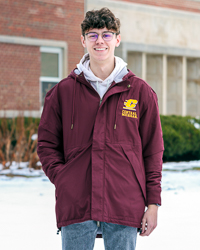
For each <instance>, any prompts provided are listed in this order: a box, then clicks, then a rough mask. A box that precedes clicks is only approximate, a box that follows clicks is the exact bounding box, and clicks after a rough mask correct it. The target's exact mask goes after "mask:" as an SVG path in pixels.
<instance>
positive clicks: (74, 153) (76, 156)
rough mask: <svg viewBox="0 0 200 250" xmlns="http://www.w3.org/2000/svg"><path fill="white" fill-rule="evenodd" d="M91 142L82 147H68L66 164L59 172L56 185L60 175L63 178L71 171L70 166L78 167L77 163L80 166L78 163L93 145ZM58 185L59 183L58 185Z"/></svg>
mask: <svg viewBox="0 0 200 250" xmlns="http://www.w3.org/2000/svg"><path fill="white" fill-rule="evenodd" d="M91 145H92V144H91V142H90V143H87V144H85V145H82V146H80V147H75V148H71V149H70V150H69V149H68V154H67V157H65V161H66V162H65V164H64V165H63V167H62V168H61V169H60V170H59V171H58V172H57V174H56V176H55V179H54V184H55V185H56V184H57V182H58V180H59V179H60V177H61V178H62V176H63V175H65V176H66V177H67V171H69V169H70V168H73V167H74V168H76V167H77V165H78V166H80V163H77V162H79V161H80V159H81V158H82V157H83V158H84V155H85V152H86V151H88V150H89V149H90V147H91ZM56 186H57V185H56Z"/></svg>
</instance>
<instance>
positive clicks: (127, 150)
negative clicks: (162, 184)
mask: <svg viewBox="0 0 200 250" xmlns="http://www.w3.org/2000/svg"><path fill="white" fill-rule="evenodd" d="M121 147H122V150H123V152H124V154H125V155H126V157H127V159H128V161H129V162H130V164H131V166H132V168H133V171H134V173H135V176H136V178H137V181H138V183H139V185H140V188H141V191H142V194H143V196H144V199H145V200H146V180H145V171H144V168H143V165H142V163H140V162H139V160H138V157H137V156H136V153H135V150H136V151H137V152H138V150H137V149H136V147H139V145H135V146H131V145H126V144H121Z"/></svg>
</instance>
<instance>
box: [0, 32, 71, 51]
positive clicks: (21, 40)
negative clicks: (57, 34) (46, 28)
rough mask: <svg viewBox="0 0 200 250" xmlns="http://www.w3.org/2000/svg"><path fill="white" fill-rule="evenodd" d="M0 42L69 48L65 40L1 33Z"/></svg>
mask: <svg viewBox="0 0 200 250" xmlns="http://www.w3.org/2000/svg"><path fill="white" fill-rule="evenodd" d="M0 42H1V43H11V44H22V45H30V46H51V47H62V48H65V49H67V43H66V42H64V41H57V40H48V39H38V38H31V37H20V36H5V35H0Z"/></svg>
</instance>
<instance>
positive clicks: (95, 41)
mask: <svg viewBox="0 0 200 250" xmlns="http://www.w3.org/2000/svg"><path fill="white" fill-rule="evenodd" d="M90 33H95V34H97V39H96V40H95V41H94V42H96V41H97V40H98V38H99V35H101V37H102V39H103V36H102V34H104V33H112V34H113V35H114V34H115V35H116V36H117V35H119V33H116V32H112V31H104V32H102V33H100V34H98V33H97V32H88V33H85V34H84V36H87V35H88V34H90ZM112 39H113V37H112ZM112 39H111V40H109V41H112ZM103 40H104V39H103ZM104 41H105V40H104Z"/></svg>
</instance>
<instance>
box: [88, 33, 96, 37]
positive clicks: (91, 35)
mask: <svg viewBox="0 0 200 250" xmlns="http://www.w3.org/2000/svg"><path fill="white" fill-rule="evenodd" d="M88 37H89V38H96V37H97V34H94V33H91V34H89V35H88Z"/></svg>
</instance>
